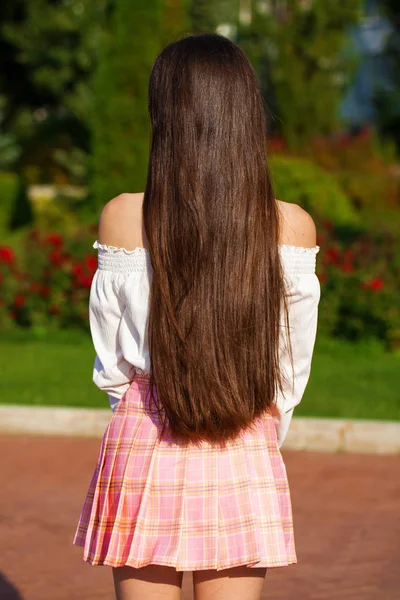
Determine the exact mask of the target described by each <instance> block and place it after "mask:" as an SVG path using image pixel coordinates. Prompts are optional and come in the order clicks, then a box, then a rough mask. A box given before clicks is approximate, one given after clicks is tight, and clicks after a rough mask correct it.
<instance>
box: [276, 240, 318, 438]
mask: <svg viewBox="0 0 400 600" xmlns="http://www.w3.org/2000/svg"><path fill="white" fill-rule="evenodd" d="M318 251H319V247H318V246H316V247H315V248H299V247H296V246H286V247H283V248H282V252H283V254H282V259H283V264H284V268H285V273H286V280H287V301H288V317H289V319H288V320H289V323H288V325H289V332H288V333H289V339H290V345H291V352H292V360H291V359H290V353H289V350H288V344H287V342H288V335H287V327H286V323H285V322H284V321H282V344H281V356H280V365H281V371H282V375H283V389H282V392H279V393H278V396H277V399H276V405H275V407H274V413H275V414H274V416H275V421H276V426H277V435H278V444H279V446H282V444H283V442H284V440H285V438H286V435H287V432H288V429H289V425H290V422H291V419H292V416H293V411H294V408H295V406H297V405H298V404H299V403H300V401H301V399H302V397H303V394H304V391H305V388H306V385H307V383H308V379H309V376H310V372H311V360H312V355H313V350H314V343H315V338H316V332H317V319H318V304H319V299H320V284H319V280H318V277H317V275H316V274H315V262H316V254H317V253H318Z"/></svg>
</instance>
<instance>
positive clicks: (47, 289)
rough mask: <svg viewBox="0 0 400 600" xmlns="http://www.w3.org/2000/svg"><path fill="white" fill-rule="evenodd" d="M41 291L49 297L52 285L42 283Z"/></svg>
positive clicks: (44, 295) (45, 296) (44, 296)
mask: <svg viewBox="0 0 400 600" xmlns="http://www.w3.org/2000/svg"><path fill="white" fill-rule="evenodd" d="M41 292H42V296H43V298H48V297H49V296H50V292H51V289H50V286H48V285H42V290H41Z"/></svg>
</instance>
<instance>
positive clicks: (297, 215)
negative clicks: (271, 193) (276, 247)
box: [277, 200, 317, 248]
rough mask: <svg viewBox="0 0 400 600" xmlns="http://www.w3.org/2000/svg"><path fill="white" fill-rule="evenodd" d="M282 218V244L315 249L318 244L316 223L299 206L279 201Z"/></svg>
mask: <svg viewBox="0 0 400 600" xmlns="http://www.w3.org/2000/svg"><path fill="white" fill-rule="evenodd" d="M277 204H278V208H279V216H280V243H281V244H285V245H286V244H287V245H288V246H302V247H304V248H313V247H314V246H316V244H317V232H316V229H315V223H314V221H313V219H312V217H311V215H309V213H308V212H307V211H305V210H304V209H303V208H301V206H299V205H298V204H291V203H290V202H282V201H281V200H277Z"/></svg>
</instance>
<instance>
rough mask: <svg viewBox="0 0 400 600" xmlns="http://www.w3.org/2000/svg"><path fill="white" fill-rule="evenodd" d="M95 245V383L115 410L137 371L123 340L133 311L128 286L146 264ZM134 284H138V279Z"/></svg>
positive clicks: (92, 292) (91, 303)
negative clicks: (128, 318) (96, 265)
mask: <svg viewBox="0 0 400 600" xmlns="http://www.w3.org/2000/svg"><path fill="white" fill-rule="evenodd" d="M93 246H94V248H97V249H98V267H97V270H96V273H95V275H94V278H93V281H92V285H91V289H90V299H89V322H90V331H91V334H92V340H93V345H94V348H95V351H96V358H95V363H94V368H93V382H94V383H95V385H96V386H97V387H98V388H100V389H101V390H103V391H104V392H106V393H107V394H108V396H109V401H110V405H111V408H113V409H114V408H115V406H116V404H117V402H118V400H119V399H120V398H122V396H123V395H124V393H125V392H126V391H127V389H128V388H129V385H130V382H131V381H132V376H133V372H134V371H135V367H134V365H133V364H132V362H131V361H130V360H127V356H126V352H125V353H124V348H123V339H121V337H123V336H121V331H122V330H123V327H124V322H123V321H124V319H126V317H127V314H126V313H128V312H129V310H128V307H127V302H128V299H127V296H126V294H125V293H124V287H125V286H126V285H127V284H128V283H130V282H131V280H132V278H134V277H135V276H137V275H140V272H141V271H143V265H142V264H140V265H139V264H138V262H139V259H138V257H137V256H133V254H125V253H122V252H117V250H118V249H116V248H114V249H113V247H110V246H104V245H101V244H98V242H95V243H94V245H93ZM142 262H143V260H142ZM131 283H132V285H133V286H134V283H135V282H133V281H132V282H131ZM133 345H134V344H133V341H132V342H131V346H133Z"/></svg>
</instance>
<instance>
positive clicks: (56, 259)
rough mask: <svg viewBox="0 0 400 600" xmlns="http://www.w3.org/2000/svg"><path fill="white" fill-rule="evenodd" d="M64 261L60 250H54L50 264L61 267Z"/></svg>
mask: <svg viewBox="0 0 400 600" xmlns="http://www.w3.org/2000/svg"><path fill="white" fill-rule="evenodd" d="M62 261H63V257H62V254H61V252H60V251H59V250H52V251H51V252H50V262H51V263H52V264H53V265H54V266H55V267H59V266H60V265H61V263H62Z"/></svg>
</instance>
